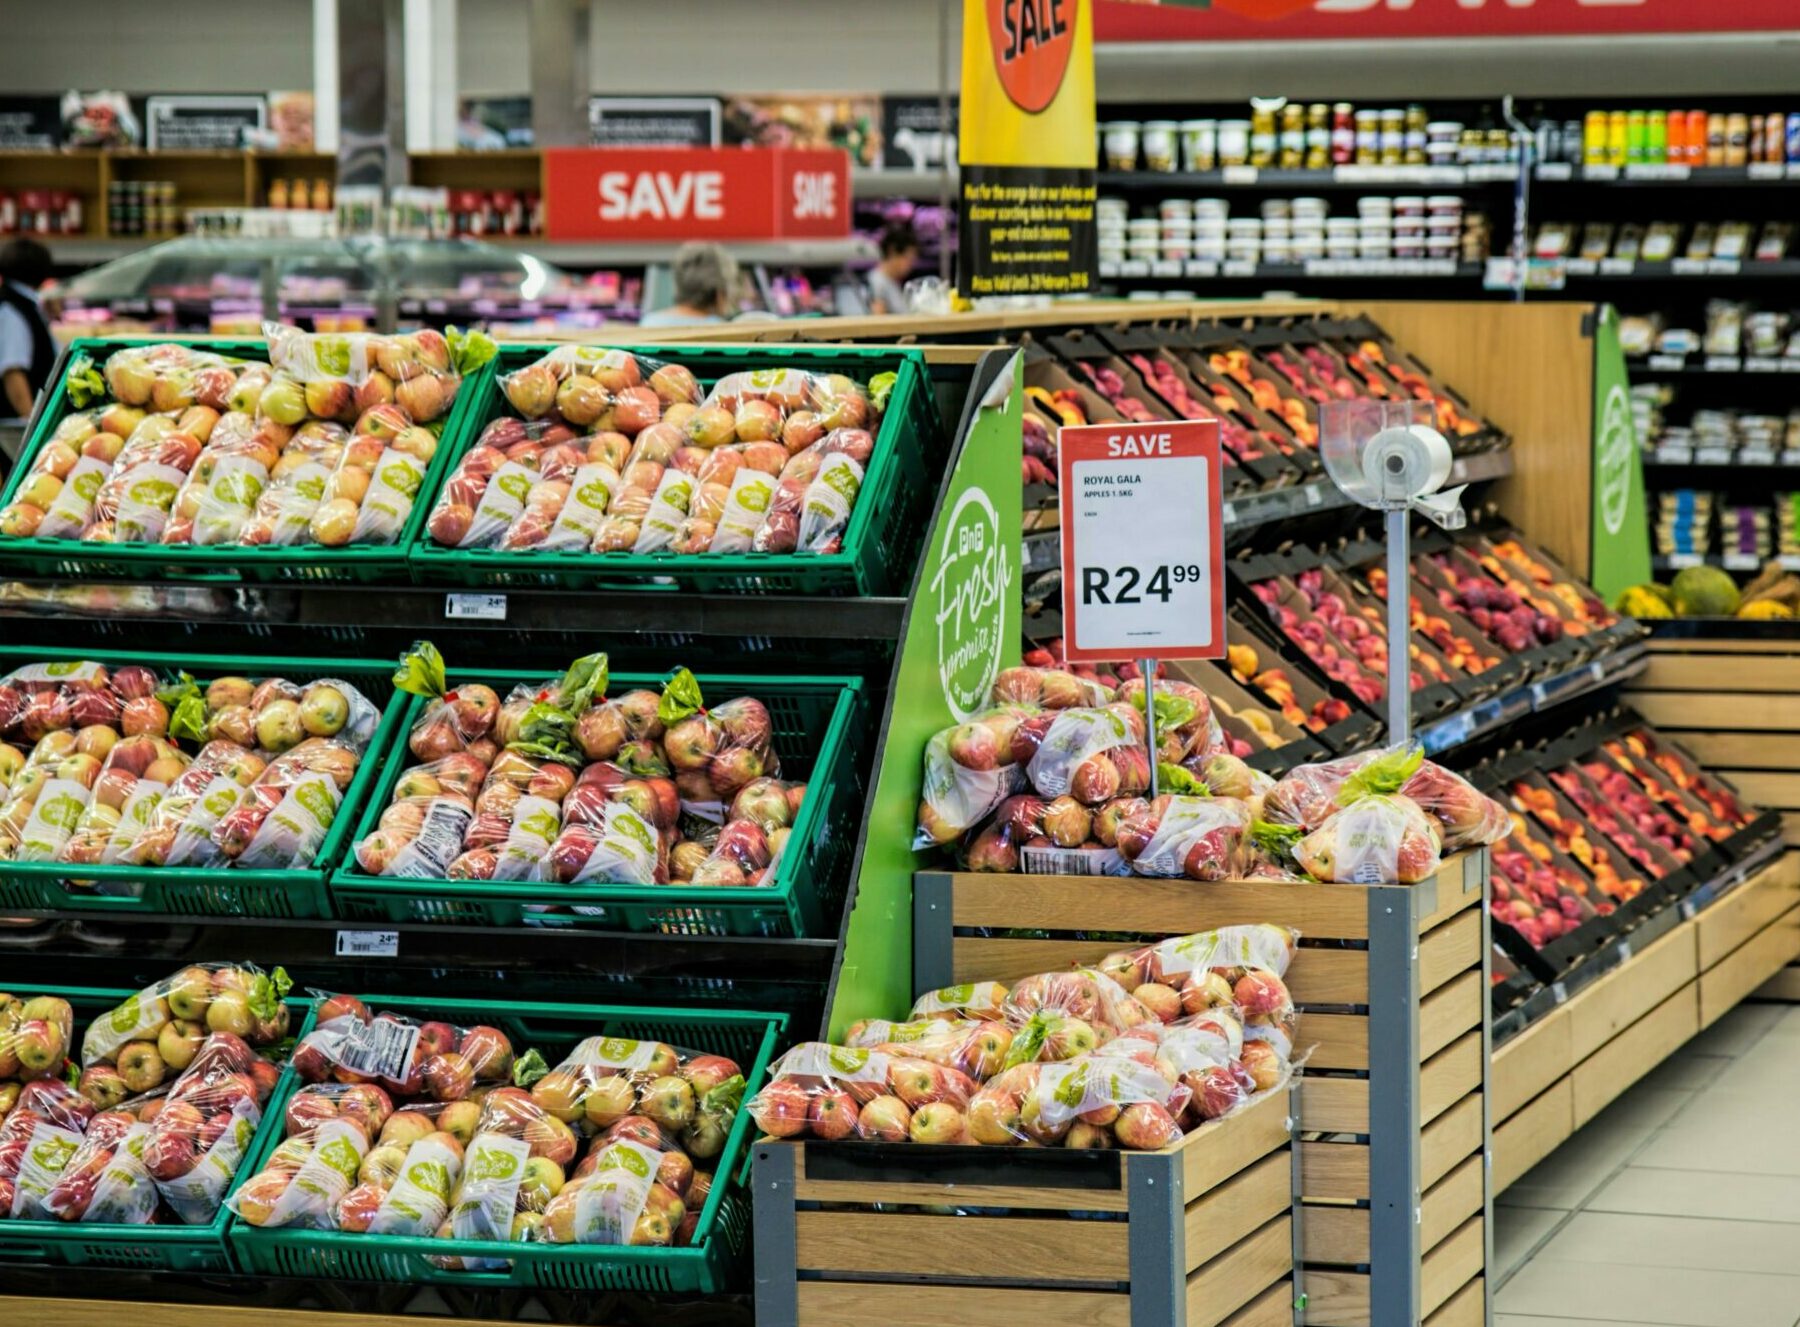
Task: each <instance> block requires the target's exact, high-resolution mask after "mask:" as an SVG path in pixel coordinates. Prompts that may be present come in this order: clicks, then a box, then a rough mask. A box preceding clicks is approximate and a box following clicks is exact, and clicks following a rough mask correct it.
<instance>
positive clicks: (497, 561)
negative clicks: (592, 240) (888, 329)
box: [408, 343, 944, 595]
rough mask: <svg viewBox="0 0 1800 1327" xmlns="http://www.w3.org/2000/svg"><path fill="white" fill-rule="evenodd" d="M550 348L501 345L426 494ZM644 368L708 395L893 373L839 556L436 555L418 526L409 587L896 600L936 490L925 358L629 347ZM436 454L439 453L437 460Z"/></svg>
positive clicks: (506, 408)
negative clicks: (724, 387)
mask: <svg viewBox="0 0 1800 1327" xmlns="http://www.w3.org/2000/svg"><path fill="white" fill-rule="evenodd" d="M555 348H556V347H555V346H554V345H551V344H542V345H529V344H523V343H518V344H507V345H504V346H502V347H501V350H500V354H499V355H498V357H497V358H496V359H495V360H494V363H493V365H492V366H491V367H492V369H493V372H492V373H491V374H490V375H489V376H488V377H487V378H484V379H483V380H482V381H481V382H480V383H479V384H477V386H478V388H479V390H480V393H481V395H480V398H479V402H478V403H477V404H476V405H475V406H474V407H473V408H472V409H471V410H470V413H469V414H468V415H467V416H465V417H464V418H463V419H462V421H461V423H462V425H463V427H462V428H461V430H460V431H459V432H457V433H456V434H455V435H454V438H452V435H451V434H450V433H449V432H448V431H446V433H445V440H446V442H450V443H451V444H452V445H451V447H450V450H451V451H452V452H454V453H455V454H454V456H452V457H451V459H450V462H449V464H448V465H447V466H446V467H445V468H444V469H443V470H442V471H441V472H440V474H439V476H438V481H437V483H436V485H435V486H434V487H433V489H432V502H431V503H430V504H427V505H435V504H436V500H437V494H438V492H439V490H441V489H442V487H443V486H444V484H445V483H447V482H448V481H449V478H450V476H451V475H452V474H454V473H455V470H456V465H457V463H458V462H460V461H461V459H462V458H463V456H464V455H466V454H467V453H468V451H469V450H470V449H471V448H473V447H474V446H475V444H476V442H477V441H478V440H479V438H480V436H481V431H482V429H484V428H486V427H487V425H488V423H489V422H490V421H491V420H493V419H495V418H497V417H499V416H502V415H511V414H512V407H511V406H510V405H508V404H507V401H506V396H505V393H504V392H502V391H501V389H500V383H499V377H500V375H502V374H505V373H509V372H511V371H512V370H514V369H518V368H522V367H523V366H525V365H527V364H529V363H531V362H532V361H534V360H536V359H538V358H539V357H540V356H542V355H544V354H545V353H547V352H549V351H551V350H554V349H555ZM632 349H633V350H634V352H636V353H638V354H641V355H644V356H647V357H649V358H651V359H661V360H673V361H675V362H677V363H681V364H684V365H686V366H687V367H688V368H690V369H692V370H693V372H694V374H695V375H696V376H697V377H698V378H699V379H700V380H701V383H702V384H703V386H705V387H708V388H710V387H711V386H712V384H713V383H714V382H716V381H717V380H718V379H720V378H722V377H724V376H725V375H726V374H728V373H736V372H739V371H740V370H745V369H756V368H769V367H773V366H775V365H791V366H792V367H795V368H801V369H807V370H810V371H813V372H818V373H843V374H845V375H847V376H849V377H852V378H855V379H857V380H858V381H860V382H867V381H868V380H869V379H870V378H872V377H874V376H875V375H876V374H878V373H885V372H889V371H892V372H895V373H897V374H898V375H899V378H898V380H897V381H896V382H895V384H894V390H893V394H892V395H891V396H890V397H889V398H888V408H887V410H886V411H885V413H884V414H883V415H882V419H881V429H880V432H879V433H878V434H877V435H876V439H875V450H874V454H873V455H872V456H871V457H870V460H869V469H868V472H867V474H866V476H865V477H864V480H863V487H862V492H861V493H860V494H859V495H858V497H857V501H856V506H855V508H854V509H853V510H852V511H851V513H850V524H849V526H848V527H847V528H846V529H845V531H844V540H843V548H842V549H841V550H840V551H839V552H836V553H672V552H658V553H623V552H620V553H591V552H583V551H568V552H549V551H539V550H532V549H521V550H518V551H515V552H502V551H500V550H497V549H460V548H443V547H441V546H439V545H438V544H436V543H434V542H433V541H432V539H431V536H430V534H429V533H428V532H427V531H426V530H425V528H424V526H423V525H420V526H419V527H418V537H417V540H416V542H414V543H412V544H411V545H410V547H409V553H408V559H409V561H410V563H411V566H412V569H413V572H414V577H415V579H417V580H418V581H420V582H421V583H427V584H434V585H470V586H482V587H494V588H513V589H524V588H542V587H558V588H566V589H593V588H597V587H604V588H606V589H614V590H619V589H623V590H634V589H641V590H647V591H652V592H654V591H665V592H666V591H670V590H686V591H688V592H690V593H696V594H709V593H736V594H838V595H849V594H894V593H901V592H903V590H904V587H905V585H907V584H908V583H910V581H911V578H912V574H913V568H914V565H915V563H916V562H917V560H918V559H917V556H916V553H917V549H916V547H915V545H916V542H917V540H918V539H920V538H922V537H923V532H924V524H925V517H926V514H927V513H926V512H925V510H924V507H925V504H927V503H928V502H929V501H930V499H931V495H932V494H934V493H935V492H936V491H937V484H938V477H939V472H940V471H941V469H942V464H943V455H944V448H943V444H942V430H941V429H940V427H939V424H938V417H937V404H936V402H935V400H934V399H933V397H932V394H931V387H930V381H929V378H928V376H927V373H926V370H925V360H924V357H923V356H922V355H921V354H920V353H919V352H918V351H916V350H898V349H894V348H892V347H886V348H883V347H867V346H853V347H819V346H786V345H784V346H758V347H749V348H745V347H727V348H716V347H709V346H702V345H693V346H676V347H672V348H669V349H655V348H650V347H638V346H634V347H633V348H632ZM440 454H441V453H440Z"/></svg>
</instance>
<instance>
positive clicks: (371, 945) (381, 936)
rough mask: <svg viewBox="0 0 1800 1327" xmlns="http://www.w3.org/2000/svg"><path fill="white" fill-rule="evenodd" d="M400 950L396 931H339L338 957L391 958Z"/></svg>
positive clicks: (398, 933) (398, 934)
mask: <svg viewBox="0 0 1800 1327" xmlns="http://www.w3.org/2000/svg"><path fill="white" fill-rule="evenodd" d="M399 952H400V932H398V931H339V932H338V933H337V956H338V957H339V958H393V957H395V956H396V955H397V954H399Z"/></svg>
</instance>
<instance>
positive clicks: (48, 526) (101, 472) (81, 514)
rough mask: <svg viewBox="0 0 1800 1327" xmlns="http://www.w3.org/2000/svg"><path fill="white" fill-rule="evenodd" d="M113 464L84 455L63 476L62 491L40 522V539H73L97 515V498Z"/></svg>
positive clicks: (38, 530)
mask: <svg viewBox="0 0 1800 1327" xmlns="http://www.w3.org/2000/svg"><path fill="white" fill-rule="evenodd" d="M109 468H110V467H108V466H107V464H106V462H105V461H102V460H100V459H99V458H98V457H94V456H84V457H82V458H81V459H80V460H79V461H77V462H75V465H74V467H73V468H72V469H71V470H70V471H69V473H68V474H66V475H64V476H63V486H62V492H60V493H58V494H57V495H56V499H55V501H53V502H51V504H50V506H49V507H48V508H47V509H46V510H45V511H44V519H43V520H41V521H39V522H38V529H37V533H38V538H40V539H74V538H76V537H77V536H78V535H80V534H81V532H82V531H83V530H85V529H87V527H88V523H89V522H90V521H92V520H93V518H94V499H95V498H96V497H98V496H99V495H100V486H101V485H102V484H104V483H105V482H106V475H107V472H108V470H109Z"/></svg>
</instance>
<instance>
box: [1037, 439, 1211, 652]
mask: <svg viewBox="0 0 1800 1327" xmlns="http://www.w3.org/2000/svg"><path fill="white" fill-rule="evenodd" d="M1059 436H1060V441H1059V444H1058V445H1059V449H1060V458H1059V461H1058V466H1059V469H1060V471H1061V474H1060V476H1059V478H1060V480H1061V488H1060V490H1059V494H1058V496H1059V501H1060V506H1061V509H1062V575H1063V648H1064V650H1065V652H1066V653H1067V655H1068V657H1069V658H1070V659H1071V660H1102V659H1142V658H1146V657H1150V658H1157V659H1219V658H1223V657H1224V654H1225V536H1224V523H1223V516H1222V511H1221V505H1222V503H1221V493H1220V479H1221V472H1220V457H1219V425H1218V421H1216V420H1203V421H1179V422H1169V423H1161V422H1158V423H1148V424H1096V425H1091V426H1089V427H1086V428H1065V429H1064V430H1063V431H1062V433H1061V434H1060V435H1059Z"/></svg>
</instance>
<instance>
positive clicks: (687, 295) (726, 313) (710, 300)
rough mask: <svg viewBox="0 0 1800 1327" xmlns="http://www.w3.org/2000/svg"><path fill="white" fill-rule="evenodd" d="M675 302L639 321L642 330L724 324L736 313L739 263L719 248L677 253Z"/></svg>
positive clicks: (693, 247)
mask: <svg viewBox="0 0 1800 1327" xmlns="http://www.w3.org/2000/svg"><path fill="white" fill-rule="evenodd" d="M674 269H675V302H674V303H673V304H671V305H669V307H668V308H666V309H654V310H652V311H650V312H648V313H646V314H645V315H644V316H643V317H642V318H640V319H639V320H638V325H639V326H640V327H682V326H687V325H689V324H693V323H720V322H724V321H725V319H726V318H728V317H730V316H731V314H732V313H733V312H734V311H735V310H736V306H737V288H738V265H737V259H735V258H733V257H732V256H731V255H730V254H728V253H726V252H725V250H723V249H721V248H720V247H719V246H718V245H716V244H684V245H682V246H681V247H680V248H679V249H677V250H676V251H675V263H674Z"/></svg>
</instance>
